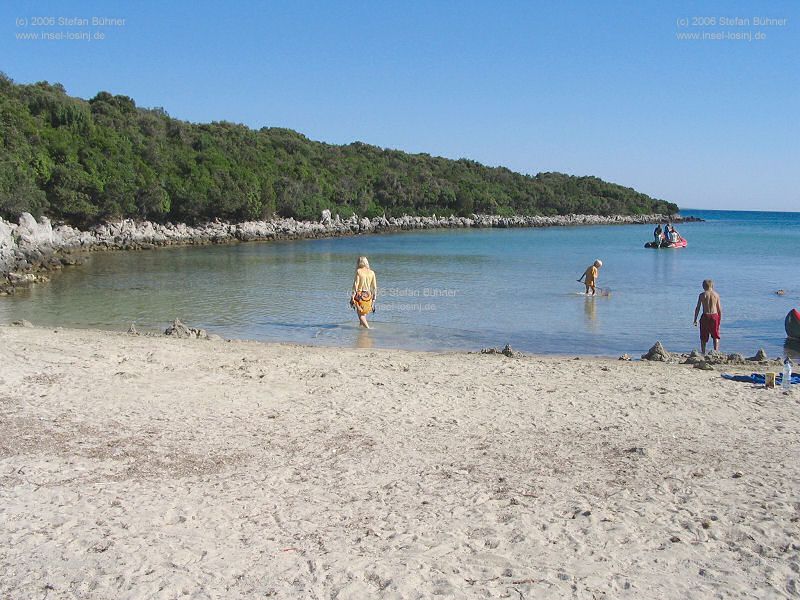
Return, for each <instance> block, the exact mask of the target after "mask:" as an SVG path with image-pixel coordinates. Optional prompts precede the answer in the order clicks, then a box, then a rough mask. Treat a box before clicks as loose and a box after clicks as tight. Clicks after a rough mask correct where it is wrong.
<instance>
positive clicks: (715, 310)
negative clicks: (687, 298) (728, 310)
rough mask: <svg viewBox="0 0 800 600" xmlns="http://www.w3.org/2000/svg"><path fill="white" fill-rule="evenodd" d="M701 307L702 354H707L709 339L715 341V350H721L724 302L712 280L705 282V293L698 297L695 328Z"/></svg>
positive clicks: (695, 308) (695, 309) (695, 310)
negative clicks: (720, 327) (720, 340)
mask: <svg viewBox="0 0 800 600" xmlns="http://www.w3.org/2000/svg"><path fill="white" fill-rule="evenodd" d="M701 307H702V309H703V315H702V316H701V317H700V352H702V353H703V354H705V353H706V344H707V343H708V338H709V337H711V338H713V339H714V350H719V337H720V336H719V326H720V323H721V322H722V301H721V300H720V298H719V294H718V293H717V292H715V291H714V281H713V280H711V279H706V280H704V281H703V293H702V294H700V295H699V296H698V297H697V306H695V307H694V325H695V327H697V315H698V314H699V313H700V308H701Z"/></svg>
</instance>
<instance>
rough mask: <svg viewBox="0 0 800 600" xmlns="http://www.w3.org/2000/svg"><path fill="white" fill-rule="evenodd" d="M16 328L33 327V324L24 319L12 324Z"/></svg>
mask: <svg viewBox="0 0 800 600" xmlns="http://www.w3.org/2000/svg"><path fill="white" fill-rule="evenodd" d="M11 324H12V325H14V326H15V327H33V323H31V322H30V321H28V320H26V319H22V320H21V321H14V322H12V323H11Z"/></svg>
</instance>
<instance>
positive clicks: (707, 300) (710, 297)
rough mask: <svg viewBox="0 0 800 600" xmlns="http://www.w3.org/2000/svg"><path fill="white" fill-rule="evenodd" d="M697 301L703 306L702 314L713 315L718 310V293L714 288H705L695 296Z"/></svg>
mask: <svg viewBox="0 0 800 600" xmlns="http://www.w3.org/2000/svg"><path fill="white" fill-rule="evenodd" d="M697 303H698V304H700V305H701V306H702V307H703V314H704V315H715V314H717V313H719V312H722V311H721V310H720V302H719V294H718V293H717V292H715V291H714V290H707V291H705V292H703V293H702V294H700V296H699V297H698V298H697Z"/></svg>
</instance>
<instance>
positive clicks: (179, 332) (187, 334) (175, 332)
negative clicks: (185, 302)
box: [164, 319, 208, 340]
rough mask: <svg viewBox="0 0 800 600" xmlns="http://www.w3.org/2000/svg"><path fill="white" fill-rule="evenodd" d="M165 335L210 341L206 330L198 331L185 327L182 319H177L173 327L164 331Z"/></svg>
mask: <svg viewBox="0 0 800 600" xmlns="http://www.w3.org/2000/svg"><path fill="white" fill-rule="evenodd" d="M164 335H169V336H173V337H177V338H190V339H201V340H205V339H208V333H206V330H205V329H198V328H196V327H189V326H188V325H184V324H183V323H182V322H181V320H180V319H175V320H174V321H173V322H172V325H170V326H169V327H167V328H166V329H165V330H164Z"/></svg>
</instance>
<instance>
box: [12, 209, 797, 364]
mask: <svg viewBox="0 0 800 600" xmlns="http://www.w3.org/2000/svg"><path fill="white" fill-rule="evenodd" d="M683 214H691V215H696V216H699V217H702V218H704V219H707V221H706V222H704V223H687V224H684V225H682V226H681V227H680V228H679V229H680V232H681V233H682V234H683V235H684V236H685V237H686V238H687V239H688V240H689V246H688V247H687V248H685V249H681V250H650V249H645V248H644V247H643V245H644V243H645V242H646V241H649V240H650V238H651V236H652V230H653V226H650V225H646V226H637V225H629V226H606V227H575V228H556V227H553V228H546V229H510V230H468V231H461V230H459V231H428V232H420V233H400V234H389V235H370V236H358V237H353V238H341V239H331V240H313V241H296V242H277V243H248V244H239V245H234V246H210V247H199V248H169V249H163V250H157V251H152V252H129V253H125V252H113V253H97V254H92V255H90V257H89V259H88V261H87V262H86V264H85V265H84V266H82V267H75V268H69V269H65V270H64V271H63V273H60V274H56V275H54V277H53V280H52V281H51V283H49V284H43V285H38V286H35V287H33V288H31V289H30V290H29V291H24V292H22V293H19V294H17V295H15V296H11V297H6V298H0V322H6V323H7V322H10V321H12V320H15V319H22V318H25V319H28V320H30V321H31V322H33V323H34V324H36V325H63V326H68V327H95V328H103V329H113V330H125V329H127V327H128V325H129V324H130V323H131V322H135V323H136V326H137V328H139V329H140V330H148V329H152V330H161V329H163V328H164V327H166V325H167V324H168V322H169V321H171V320H172V319H173V318H175V317H179V318H181V319H182V320H183V321H184V322H186V323H188V324H190V325H192V326H198V327H204V328H206V329H208V330H209V331H210V332H214V333H218V334H220V335H222V336H223V337H236V338H248V339H256V340H265V341H288V342H301V343H309V344H325V345H335V346H360V347H376V348H411V349H420V350H434V349H436V350H440V349H458V350H477V349H479V348H482V347H486V346H502V345H504V344H505V343H510V344H511V345H512V346H513V347H514V348H515V349H519V350H523V351H528V352H538V353H554V354H578V353H580V354H597V355H619V354H622V353H624V352H627V353H629V354H632V355H637V354H640V353H642V352H644V351H646V350H647V348H649V347H650V346H651V345H652V344H653V342H655V340H657V339H658V340H661V341H662V342H663V343H664V345H665V346H666V347H667V349H671V350H689V349H691V348H695V347H698V346H699V343H698V339H697V335H698V334H697V330H696V329H695V328H694V327H693V326H692V311H693V309H694V305H695V302H696V299H697V294H698V293H699V292H700V291H701V289H700V284H701V281H702V280H703V279H704V278H712V279H714V281H715V282H716V288H717V290H718V291H719V293H720V294H721V296H722V301H723V308H724V319H723V327H722V336H723V338H722V349H723V350H727V351H731V352H733V351H737V352H742V353H746V354H750V353H753V352H755V350H756V349H757V348H759V347H763V348H764V349H766V350H767V352H768V353H769V354H770V355H772V356H776V355H778V354H783V353H785V352H787V351H788V352H789V353H790V354H792V355H795V356H800V347H792V346H791V345H790V343H789V342H787V340H786V337H785V333H784V329H783V319H784V317H785V315H786V313H787V312H788V311H789V310H790V309H791V308H792V307H793V306H799V305H800V277H798V272H797V265H798V258H800V213H764V212H727V211H700V210H696V211H695V210H684V211H683ZM360 254H366V255H367V256H368V257H369V259H370V263H371V266H372V267H373V269H374V270H375V271H376V273H377V275H378V284H379V287H380V292H379V303H378V305H377V312H376V313H375V314H374V315H373V316H372V319H371V322H372V323H373V329H372V330H371V331H369V332H365V331H360V330H359V329H358V327H357V326H356V318H355V316H354V313H353V311H352V310H351V309H350V308H349V306H348V300H349V287H350V285H351V283H352V276H353V270H354V265H355V259H356V257H357V256H358V255H360ZM595 258H601V259H602V260H603V263H604V267H603V269H602V270H601V271H600V279H599V285H600V286H601V287H603V288H607V289H608V290H610V295H609V296H603V297H596V298H586V297H584V296H583V295H580V294H579V292H581V291H582V290H583V286H582V285H581V284H579V283H577V282H576V281H575V280H576V279H577V277H578V276H579V275H580V274H581V273H582V272H583V270H584V269H585V268H586V266H587V265H589V264H590V263H591V262H592V261H593V260H594V259H595ZM778 289H784V290H786V295H785V296H777V295H776V294H775V291H776V290H778Z"/></svg>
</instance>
